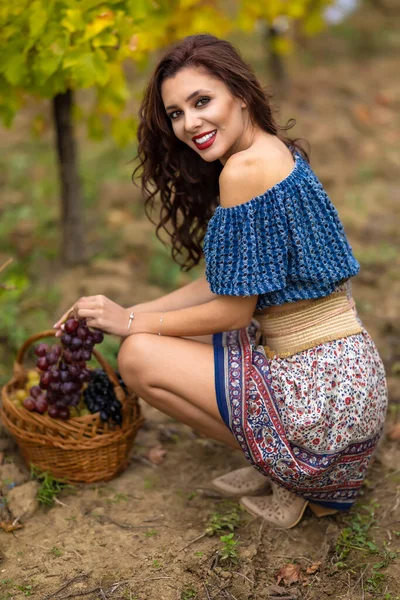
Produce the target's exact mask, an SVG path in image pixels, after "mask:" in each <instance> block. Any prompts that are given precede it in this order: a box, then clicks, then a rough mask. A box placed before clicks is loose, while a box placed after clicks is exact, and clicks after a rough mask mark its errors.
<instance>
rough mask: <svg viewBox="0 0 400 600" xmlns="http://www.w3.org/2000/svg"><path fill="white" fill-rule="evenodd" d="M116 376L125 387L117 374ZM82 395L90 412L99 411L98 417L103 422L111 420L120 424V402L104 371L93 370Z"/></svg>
mask: <svg viewBox="0 0 400 600" xmlns="http://www.w3.org/2000/svg"><path fill="white" fill-rule="evenodd" d="M117 376H118V379H119V381H120V383H121V382H122V384H123V386H124V387H125V384H124V383H123V381H122V379H121V377H120V376H119V374H117ZM125 389H126V388H125ZM83 397H84V399H85V403H86V406H87V407H88V409H89V410H90V412H91V413H96V412H100V419H101V420H102V421H103V422H105V421H108V420H111V421H114V423H116V424H117V425H122V404H121V402H120V401H119V400H118V399H117V397H116V395H115V391H114V387H113V384H112V383H111V381H110V380H109V378H108V376H107V373H106V372H105V371H103V370H102V369H96V370H95V371H93V373H92V378H91V380H90V383H89V385H88V386H87V388H86V389H85V391H84V392H83Z"/></svg>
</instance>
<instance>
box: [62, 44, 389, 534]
mask: <svg viewBox="0 0 400 600" xmlns="http://www.w3.org/2000/svg"><path fill="white" fill-rule="evenodd" d="M138 137H139V151H138V154H139V158H140V167H138V168H140V169H141V179H142V189H143V193H144V196H145V198H146V207H147V209H149V208H154V206H155V198H156V195H157V196H159V199H160V215H159V223H158V225H157V232H159V230H160V229H162V230H164V231H165V232H167V233H168V234H169V235H170V237H171V245H172V255H173V257H174V259H176V260H177V259H180V260H181V262H182V264H183V267H184V268H186V269H189V268H190V267H192V266H194V265H197V264H198V263H199V261H200V259H201V257H202V255H203V251H204V256H205V262H206V276H205V277H201V278H199V279H198V280H196V281H194V282H193V283H190V284H189V285H186V286H185V287H183V288H181V289H179V290H177V291H175V292H173V293H171V294H167V295H166V296H163V297H162V298H160V299H158V300H155V301H152V302H147V303H144V304H140V305H137V306H133V307H130V308H122V307H121V306H119V305H117V304H115V303H114V302H112V301H111V300H110V299H108V298H106V297H104V296H91V297H86V298H81V299H80V300H78V301H77V302H76V303H75V304H74V306H73V307H72V309H70V310H69V311H68V312H67V313H66V314H65V315H64V316H63V317H62V318H61V319H60V321H59V322H58V323H56V328H58V329H59V328H60V327H61V323H62V321H63V319H65V317H66V316H67V314H69V313H70V312H71V310H72V312H73V314H74V315H75V317H77V318H85V319H87V323H88V325H89V326H92V327H97V328H99V329H101V330H103V331H105V332H107V333H111V334H115V335H118V336H121V337H123V338H125V339H124V341H123V343H122V346H121V349H120V352H119V355H118V365H119V369H120V372H121V374H122V377H123V379H124V380H125V382H126V383H127V385H128V386H129V387H130V388H132V389H133V390H135V391H136V392H137V393H138V394H139V396H140V397H141V398H143V399H144V400H145V401H146V402H148V403H149V404H151V405H152V406H155V407H156V408H158V409H159V410H161V411H162V412H164V413H166V414H167V415H170V416H171V417H173V418H175V419H177V420H179V421H182V422H183V423H186V424H187V425H189V426H191V427H193V428H195V429H196V430H199V431H201V432H202V433H204V434H205V435H207V436H209V437H211V438H214V439H216V440H219V441H221V442H223V443H225V444H227V445H228V446H230V447H231V448H235V449H241V450H242V451H243V453H244V455H245V457H246V458H247V460H248V461H249V462H250V463H251V465H252V466H251V467H248V468H244V469H239V470H238V471H234V472H233V473H229V474H227V475H224V476H222V477H219V478H217V479H216V480H214V482H213V486H214V488H215V489H217V490H219V491H220V492H221V493H223V494H225V495H227V496H233V497H234V496H236V497H240V498H241V503H242V504H243V506H244V507H245V508H246V509H247V510H248V511H249V512H250V513H251V514H253V515H259V516H261V517H263V518H264V519H266V520H267V521H268V522H270V523H272V524H274V525H275V526H278V527H283V528H289V527H293V526H294V525H296V524H297V523H298V521H299V520H300V519H301V517H302V515H303V513H304V511H305V508H306V506H307V505H309V506H310V507H311V508H312V510H313V511H314V512H315V514H317V515H324V514H332V513H333V512H336V511H337V510H347V509H348V508H350V507H351V505H352V504H353V503H354V501H355V498H356V495H357V492H358V490H359V489H360V486H361V484H362V481H363V478H364V477H365V473H366V469H367V467H368V463H369V461H370V457H371V453H372V451H373V450H374V448H375V446H376V444H377V442H378V439H379V437H380V434H381V431H382V425H383V422H384V417H385V411H386V404H387V398H386V385H385V375H384V369H383V366H382V363H381V360H380V358H379V356H378V353H377V351H376V348H375V346H374V344H373V342H372V340H371V338H370V337H369V335H368V333H367V332H366V331H365V329H364V328H363V326H362V324H361V322H360V321H359V319H358V318H357V315H356V312H355V309H354V304H353V301H352V299H351V293H350V288H349V283H348V282H349V279H350V278H351V277H352V276H354V275H356V274H357V272H358V270H359V265H358V263H357V261H356V260H355V258H354V257H353V255H352V252H351V248H350V246H349V244H348V242H347V240H346V237H345V234H344V230H343V227H342V225H341V223H340V221H339V218H338V215H337V212H336V210H335V208H334V207H333V205H332V204H331V202H330V200H329V198H328V196H327V195H326V193H325V191H324V190H323V188H322V185H321V184H320V182H319V181H318V179H317V178H316V176H315V174H314V173H313V171H312V170H311V168H310V166H309V164H308V157H307V155H306V153H305V152H304V151H303V150H302V149H301V148H300V146H299V145H298V144H297V142H296V141H293V140H290V139H288V138H286V137H284V136H282V135H281V133H280V130H279V128H278V126H277V124H276V123H275V121H274V118H273V116H272V114H271V108H270V105H269V102H268V98H267V96H266V95H265V92H264V91H263V90H262V88H261V86H260V84H259V82H258V81H257V79H256V78H255V76H254V74H253V73H252V71H251V70H250V68H249V67H248V66H247V65H246V64H245V63H244V62H243V60H242V59H241V58H240V56H239V55H238V53H237V52H236V50H235V49H234V48H233V47H232V45H231V44H229V43H228V42H226V41H223V40H219V39H217V38H215V37H213V36H210V35H198V36H190V37H188V38H185V39H184V40H183V41H181V42H180V43H179V44H178V45H177V46H176V47H174V48H173V49H172V50H169V51H168V52H167V53H166V55H165V56H164V57H163V58H162V60H161V61H160V63H159V64H158V66H157V67H156V69H155V71H154V73H153V75H152V77H151V79H150V82H149V84H148V87H147V90H146V93H145V96H144V100H143V103H142V107H141V110H140V126H139V133H138ZM136 172H137V170H136V171H135V173H136ZM157 202H158V201H157ZM157 206H158V204H157ZM253 317H254V319H253ZM222 332H223V333H222ZM59 333H61V332H60V331H59V332H58V334H59ZM210 334H212V335H210ZM253 467H255V469H254V468H253ZM271 489H272V493H271Z"/></svg>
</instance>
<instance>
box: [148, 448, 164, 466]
mask: <svg viewBox="0 0 400 600" xmlns="http://www.w3.org/2000/svg"><path fill="white" fill-rule="evenodd" d="M166 454H167V450H166V449H165V448H163V447H162V446H154V448H151V449H150V450H149V451H148V453H147V454H146V458H148V459H149V461H150V462H152V463H153V465H161V463H162V462H163V461H164V459H165V456H166Z"/></svg>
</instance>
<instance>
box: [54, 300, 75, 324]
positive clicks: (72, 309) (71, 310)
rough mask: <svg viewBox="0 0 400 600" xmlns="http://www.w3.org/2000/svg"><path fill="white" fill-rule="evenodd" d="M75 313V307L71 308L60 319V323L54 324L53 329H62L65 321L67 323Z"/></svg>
mask: <svg viewBox="0 0 400 600" xmlns="http://www.w3.org/2000/svg"><path fill="white" fill-rule="evenodd" d="M73 312H74V306H71V308H69V309H68V310H67V311H66V312H65V313H64V314H63V316H62V317H61V319H58V321H57V322H56V323H54V325H53V327H54V329H59V328H60V327H61V323H63V322H64V321H66V320H67V319H68V316H69V315H70V314H71V313H73Z"/></svg>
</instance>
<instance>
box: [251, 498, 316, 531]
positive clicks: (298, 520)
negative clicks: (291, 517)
mask: <svg viewBox="0 0 400 600" xmlns="http://www.w3.org/2000/svg"><path fill="white" fill-rule="evenodd" d="M308 504H309V503H308V501H307V500H306V501H305V504H304V506H303V508H302V510H301V513H300V515H299V516H298V518H297V520H296V521H295V522H294V523H292V524H291V525H287V526H286V527H283V526H281V525H277V524H276V523H272V521H268V519H265V518H264V517H263V516H262V515H259V514H258V513H256V512H255V511H253V510H251V508H249V507H248V506H246V505H245V504H244V503H243V502H240V506H242V507H243V508H244V509H245V510H247V512H248V513H250V514H251V515H252V516H253V517H261V518H262V519H264V521H266V522H267V523H269V524H270V525H273V526H274V527H276V528H277V529H292V527H296V525H297V524H298V523H299V522H300V521H301V519H302V518H303V515H304V513H305V510H306V508H307V506H308Z"/></svg>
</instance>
